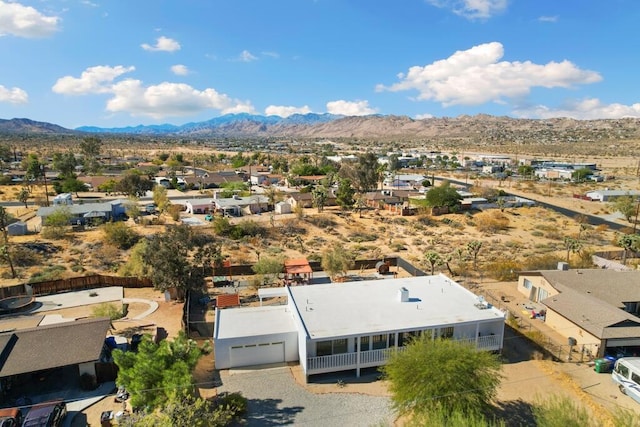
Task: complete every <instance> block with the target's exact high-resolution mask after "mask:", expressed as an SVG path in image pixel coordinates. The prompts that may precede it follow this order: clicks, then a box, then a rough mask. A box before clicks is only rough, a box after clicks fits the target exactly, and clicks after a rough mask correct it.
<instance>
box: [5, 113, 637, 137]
mask: <svg viewBox="0 0 640 427" xmlns="http://www.w3.org/2000/svg"><path fill="white" fill-rule="evenodd" d="M87 133H94V134H103V135H109V134H112V135H139V136H155V137H162V136H167V137H180V138H214V137H236V138H268V137H287V138H368V139H374V138H378V139H405V138H411V139H422V140H438V139H447V140H461V141H462V140H465V141H470V142H474V141H477V142H478V143H493V144H495V143H498V144H500V143H501V142H503V141H504V142H510V143H514V142H515V143H528V142H536V143H542V144H553V143H558V142H573V141H582V142H590V141H638V140H640V119H636V118H623V119H599V120H575V119H569V118H553V119H515V118H510V117H496V116H489V115H485V114H479V115H476V116H459V117H455V118H448V117H441V118H428V119H422V120H416V119H412V118H410V117H407V116H393V115H371V116H338V115H332V114H313V113H310V114H294V115H292V116H289V117H286V118H283V117H279V116H260V115H251V114H244V113H243V114H228V115H224V116H220V117H215V118H213V119H211V120H207V121H203V122H195V123H187V124H184V125H181V126H177V125H172V124H161V125H140V126H134V127H123V128H100V127H94V126H82V127H79V128H76V129H65V128H63V127H61V126H58V125H55V124H51V123H45V122H36V121H33V120H29V119H11V120H2V119H0V134H5V135H6V134H46V135H56V134H83V135H84V134H87Z"/></svg>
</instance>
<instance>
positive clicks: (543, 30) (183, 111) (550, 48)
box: [0, 0, 640, 128]
mask: <svg viewBox="0 0 640 427" xmlns="http://www.w3.org/2000/svg"><path fill="white" fill-rule="evenodd" d="M638 22H640V2H638V1H637V0H607V1H603V0H393V1H392V0H179V1H178V0H108V1H107V0H34V1H30V0H16V1H12V0H0V58H1V59H0V61H1V62H0V118H4V119H10V118H14V117H27V118H30V119H33V120H38V121H46V122H51V123H56V124H59V125H61V126H65V127H68V128H74V127H77V126H82V125H94V126H103V127H119V126H129V125H137V124H159V123H173V124H184V123H188V122H193V121H202V120H207V119H210V118H213V117H216V116H220V115H223V114H227V113H238V112H248V113H253V114H262V115H270V114H275V115H280V116H283V117H284V116H287V115H290V114H293V113H307V112H314V113H326V112H329V113H334V114H345V115H366V114H385V115H388V114H395V115H407V116H410V117H413V118H427V117H455V116H459V115H462V114H469V115H474V114H479V113H485V114H493V115H507V116H511V117H527V118H548V117H574V118H579V119H594V118H619V117H640V99H639V98H640V97H639V93H640V89H639V88H638V85H637V75H638V62H639V60H640V55H638V52H640V36H638V31H637V23H638Z"/></svg>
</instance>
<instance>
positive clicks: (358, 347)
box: [356, 335, 361, 378]
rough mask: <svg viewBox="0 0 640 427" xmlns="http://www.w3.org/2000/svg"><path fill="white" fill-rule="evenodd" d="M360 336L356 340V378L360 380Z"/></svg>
mask: <svg viewBox="0 0 640 427" xmlns="http://www.w3.org/2000/svg"><path fill="white" fill-rule="evenodd" d="M360 344H361V342H360V335H358V337H357V338H356V378H360V350H361V348H360Z"/></svg>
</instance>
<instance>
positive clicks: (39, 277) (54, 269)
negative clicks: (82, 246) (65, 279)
mask: <svg viewBox="0 0 640 427" xmlns="http://www.w3.org/2000/svg"><path fill="white" fill-rule="evenodd" d="M66 271H67V268H66V267H65V266H64V265H52V266H49V267H46V268H45V269H44V270H42V271H40V272H38V273H35V274H33V275H32V276H31V278H29V283H36V282H46V281H49V280H58V279H61V278H62V276H63V275H64V273H65V272H66Z"/></svg>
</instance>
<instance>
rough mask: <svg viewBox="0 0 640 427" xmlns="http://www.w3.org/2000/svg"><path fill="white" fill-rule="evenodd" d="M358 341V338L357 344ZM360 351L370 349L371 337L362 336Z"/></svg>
mask: <svg viewBox="0 0 640 427" xmlns="http://www.w3.org/2000/svg"><path fill="white" fill-rule="evenodd" d="M357 343H358V341H357V340H356V345H357ZM360 347H361V348H360V351H369V337H360Z"/></svg>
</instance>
